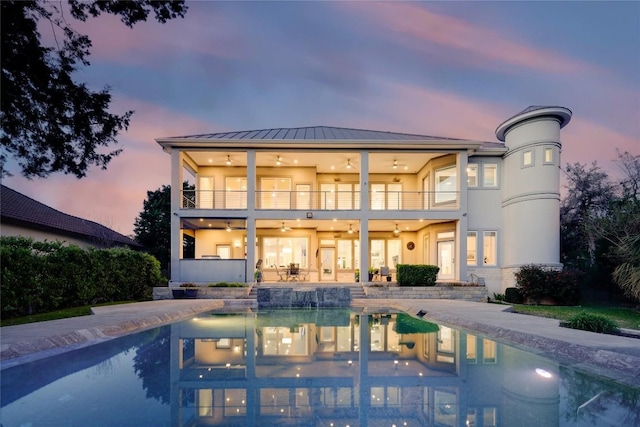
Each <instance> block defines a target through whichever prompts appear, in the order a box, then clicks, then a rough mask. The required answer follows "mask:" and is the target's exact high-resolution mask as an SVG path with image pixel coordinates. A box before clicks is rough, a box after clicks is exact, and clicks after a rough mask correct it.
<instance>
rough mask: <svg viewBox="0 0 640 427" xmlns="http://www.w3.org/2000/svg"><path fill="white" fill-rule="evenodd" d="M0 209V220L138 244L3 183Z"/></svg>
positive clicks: (116, 241)
mask: <svg viewBox="0 0 640 427" xmlns="http://www.w3.org/2000/svg"><path fill="white" fill-rule="evenodd" d="M0 213H1V217H2V222H7V223H12V224H16V225H22V226H26V227H31V228H36V229H40V230H50V231H56V232H59V233H61V234H67V235H70V236H76V237H84V238H88V239H99V240H100V241H103V242H113V244H114V245H118V246H124V245H126V246H129V247H132V248H141V247H142V246H141V245H140V244H139V243H137V242H135V241H134V240H132V239H130V238H128V237H127V236H124V235H122V234H120V233H118V232H116V231H114V230H112V229H110V228H107V227H105V226H104V225H101V224H98V223H97V222H93V221H89V220H87V219H83V218H78V217H75V216H72V215H68V214H66V213H63V212H60V211H58V210H56V209H53V208H52V207H49V206H47V205H45V204H43V203H40V202H38V201H36V200H33V199H32V198H30V197H27V196H25V195H24V194H21V193H18V192H17V191H15V190H12V189H11V188H9V187H6V186H4V185H2V192H1V193H0Z"/></svg>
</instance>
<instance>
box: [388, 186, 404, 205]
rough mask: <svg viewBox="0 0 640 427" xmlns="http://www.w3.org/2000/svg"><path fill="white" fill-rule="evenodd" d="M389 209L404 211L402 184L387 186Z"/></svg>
mask: <svg viewBox="0 0 640 427" xmlns="http://www.w3.org/2000/svg"><path fill="white" fill-rule="evenodd" d="M387 209H388V210H400V209H402V184H387Z"/></svg>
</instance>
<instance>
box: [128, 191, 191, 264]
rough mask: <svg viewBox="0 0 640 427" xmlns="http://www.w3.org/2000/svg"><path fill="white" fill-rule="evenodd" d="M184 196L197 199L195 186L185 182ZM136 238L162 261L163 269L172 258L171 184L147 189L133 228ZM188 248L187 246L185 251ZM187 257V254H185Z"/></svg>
mask: <svg viewBox="0 0 640 427" xmlns="http://www.w3.org/2000/svg"><path fill="white" fill-rule="evenodd" d="M182 189H183V190H184V197H185V198H186V199H188V200H190V201H191V202H194V201H195V186H193V185H189V183H188V182H184V183H183V185H182ZM133 233H134V240H135V241H136V242H138V243H140V244H141V245H143V246H144V247H145V248H146V249H147V251H148V252H149V253H150V254H151V255H153V256H154V257H156V258H157V259H158V261H160V266H161V268H162V270H165V271H166V269H167V268H168V266H169V261H170V260H171V186H170V185H163V186H162V187H160V188H159V189H157V190H155V191H147V199H146V200H145V201H144V202H143V207H142V212H140V215H138V217H137V218H136V221H135V223H134V228H133ZM187 251H188V248H185V253H186V252H187ZM185 257H186V256H185Z"/></svg>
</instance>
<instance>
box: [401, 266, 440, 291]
mask: <svg viewBox="0 0 640 427" xmlns="http://www.w3.org/2000/svg"><path fill="white" fill-rule="evenodd" d="M438 271H440V267H438V266H437V265H421V264H398V265H397V266H396V272H397V273H396V277H397V279H396V280H397V282H398V286H435V285H436V278H437V277H438Z"/></svg>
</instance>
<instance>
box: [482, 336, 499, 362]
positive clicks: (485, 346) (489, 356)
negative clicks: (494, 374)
mask: <svg viewBox="0 0 640 427" xmlns="http://www.w3.org/2000/svg"><path fill="white" fill-rule="evenodd" d="M482 361H483V362H484V363H496V361H497V355H496V342H495V341H491V340H488V339H483V340H482Z"/></svg>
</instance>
